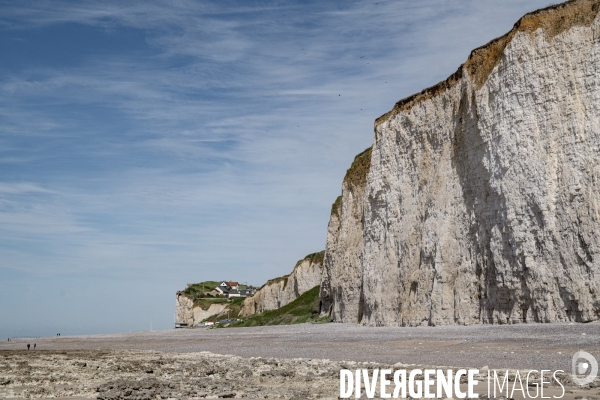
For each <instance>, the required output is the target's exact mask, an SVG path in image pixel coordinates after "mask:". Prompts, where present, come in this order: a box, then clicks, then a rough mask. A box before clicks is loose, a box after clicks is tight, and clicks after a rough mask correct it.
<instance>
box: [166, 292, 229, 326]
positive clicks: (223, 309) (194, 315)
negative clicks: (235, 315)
mask: <svg viewBox="0 0 600 400" xmlns="http://www.w3.org/2000/svg"><path fill="white" fill-rule="evenodd" d="M228 310H229V307H228V305H227V304H224V303H215V304H211V305H210V306H209V307H208V309H206V310H205V309H203V308H202V307H200V306H199V305H196V304H194V301H193V300H192V299H190V298H189V297H187V296H186V295H185V293H183V292H177V296H176V300H175V319H176V321H177V322H178V323H184V324H188V326H194V325H196V324H199V323H200V322H202V321H204V320H205V319H206V318H208V317H215V318H218V317H223V318H225V317H227V311H228Z"/></svg>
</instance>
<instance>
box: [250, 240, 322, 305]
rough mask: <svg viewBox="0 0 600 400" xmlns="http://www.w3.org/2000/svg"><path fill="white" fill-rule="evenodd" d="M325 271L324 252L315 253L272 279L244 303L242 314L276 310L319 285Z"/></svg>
mask: <svg viewBox="0 0 600 400" xmlns="http://www.w3.org/2000/svg"><path fill="white" fill-rule="evenodd" d="M322 273H323V252H320V253H314V254H310V255H308V256H306V257H305V258H304V259H302V260H300V261H298V263H297V264H296V266H295V267H294V270H293V271H292V272H291V273H290V274H289V275H285V276H283V277H281V278H276V279H271V280H270V281H268V282H267V283H265V284H264V285H263V286H262V287H261V288H260V289H258V290H257V291H256V293H254V295H253V296H250V297H246V299H244V302H243V303H242V309H241V310H240V314H239V315H240V316H248V315H252V314H257V313H261V312H263V311H267V310H275V309H277V308H280V307H283V306H285V305H286V304H289V303H291V302H292V301H294V300H296V299H297V298H298V297H300V295H301V294H302V293H304V292H306V291H307V290H310V289H312V288H314V287H315V286H318V285H319V283H320V282H321V275H322Z"/></svg>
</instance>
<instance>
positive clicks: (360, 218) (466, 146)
mask: <svg viewBox="0 0 600 400" xmlns="http://www.w3.org/2000/svg"><path fill="white" fill-rule="evenodd" d="M599 8H600V0H576V1H569V2H567V3H563V4H560V5H555V6H551V7H549V8H547V9H544V10H539V11H536V12H533V13H530V14H527V15H526V16H524V17H523V18H522V19H521V20H519V21H518V22H517V24H515V26H514V28H513V29H512V30H511V31H510V32H509V33H508V34H506V35H505V36H503V37H501V38H498V39H496V40H494V41H492V42H490V43H488V44H487V45H485V46H483V47H481V48H479V49H476V50H474V51H473V52H472V53H471V55H470V57H469V59H468V60H467V61H466V63H465V64H463V65H462V66H461V67H460V68H459V69H458V71H457V72H456V73H455V74H453V75H452V76H451V77H450V78H448V79H447V80H446V81H444V82H441V83H440V84H438V85H436V86H434V87H432V88H429V89H426V90H424V91H423V92H421V93H419V94H416V95H414V96H411V97H409V98H407V99H404V100H401V101H400V102H398V103H397V104H396V105H395V106H394V108H393V110H392V111H390V112H389V113H387V114H385V115H383V116H382V117H380V118H379V119H377V120H376V122H375V138H374V143H373V146H372V149H370V150H368V151H367V152H365V153H363V154H362V155H359V156H358V157H357V159H356V160H355V162H354V164H353V166H352V167H351V168H350V169H349V170H348V174H347V175H346V178H345V179H344V183H343V185H342V196H341V199H340V200H338V201H336V204H334V207H333V211H332V216H331V220H330V223H329V230H328V238H327V247H326V252H325V256H324V271H323V278H322V282H321V297H322V313H323V314H329V315H331V316H332V317H333V319H334V321H338V322H359V323H361V324H364V325H406V326H415V325H443V324H474V323H521V322H557V321H580V322H585V321H592V320H598V319H600V17H599V16H598V10H599Z"/></svg>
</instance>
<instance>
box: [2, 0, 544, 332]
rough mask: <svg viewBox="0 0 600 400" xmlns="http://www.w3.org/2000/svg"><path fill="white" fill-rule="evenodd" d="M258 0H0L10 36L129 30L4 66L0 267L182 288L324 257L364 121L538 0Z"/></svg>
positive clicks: (364, 135) (364, 132) (254, 276)
mask: <svg viewBox="0 0 600 400" xmlns="http://www.w3.org/2000/svg"><path fill="white" fill-rule="evenodd" d="M261 4H262V6H261V7H254V6H251V5H249V4H248V3H247V2H227V1H225V2H222V1H219V2H216V1H215V2H197V1H171V2H168V3H167V2H160V1H144V2H126V3H123V2H110V1H109V2H96V1H84V2H71V1H48V2H44V1H20V2H10V3H4V4H2V5H1V6H0V7H1V11H2V13H1V14H0V15H1V16H0V30H2V32H3V35H4V37H14V40H15V41H16V40H19V43H21V42H23V43H25V44H27V39H28V37H29V36H28V35H29V34H32V32H40V31H43V32H46V31H47V32H48V35H52V32H54V31H52V29H53V28H55V27H63V26H68V27H70V29H73V31H70V32H76V31H77V29H83V28H82V27H85V28H89V29H92V30H93V32H96V33H97V34H98V35H100V36H103V35H104V36H106V37H111V38H114V37H116V38H118V39H122V40H126V39H127V38H128V36H127V35H133V33H132V32H134V33H135V35H137V36H135V35H134V36H132V37H134V39H135V40H134V41H133V42H132V43H133V44H131V48H130V49H128V51H116V50H114V51H112V50H111V49H110V48H109V49H108V50H107V49H104V48H101V50H96V49H95V47H94V46H95V45H96V43H95V42H93V41H92V40H91V39H90V42H89V46H87V47H85V48H84V50H82V54H81V56H80V57H78V58H77V60H75V61H70V62H67V61H64V63H62V64H61V63H60V62H59V61H60V60H59V61H56V62H55V63H54V64H51V63H48V62H46V61H47V60H45V59H39V58H36V56H35V53H32V54H33V55H30V58H29V59H27V60H25V61H21V62H22V65H20V66H19V68H13V69H11V68H9V67H7V68H2V69H0V238H2V244H0V270H1V269H2V268H9V269H11V270H20V271H25V272H26V273H27V274H33V275H35V274H55V275H61V274H71V275H81V276H85V275H86V274H87V275H98V276H105V277H115V276H116V277H131V276H143V277H144V279H150V280H152V279H154V280H156V281H161V280H163V279H171V280H170V282H182V285H183V283H185V282H189V281H193V280H198V279H204V278H215V279H219V277H221V276H223V275H226V276H229V277H230V278H236V279H239V280H241V281H249V282H254V283H261V282H263V281H265V280H266V279H268V278H272V277H273V276H276V275H282V274H284V273H287V272H289V270H290V269H291V267H293V265H294V263H295V261H296V260H297V259H299V258H301V257H302V256H304V255H305V254H307V253H309V252H313V251H318V250H321V249H323V247H324V245H325V235H326V225H327V222H328V217H329V212H330V205H331V203H332V202H333V201H334V199H335V197H336V196H337V195H338V194H339V192H340V186H341V180H342V177H343V175H344V173H345V171H346V169H347V168H348V167H349V165H350V163H351V161H352V159H353V156H354V155H355V154H357V153H358V152H360V151H362V150H363V149H364V148H366V147H368V146H369V145H370V144H371V142H372V129H373V120H374V119H375V118H376V117H378V116H379V115H381V114H383V113H385V112H386V111H388V110H389V109H390V108H391V107H392V106H393V104H394V103H395V102H396V101H397V100H399V99H400V98H403V97H405V96H408V95H410V94H412V93H414V92H416V91H420V90H421V89H423V88H424V87H426V86H429V85H432V84H435V83H437V82H438V81H440V80H442V79H445V78H446V77H447V76H448V75H450V74H451V73H453V72H454V71H455V70H456V69H457V68H458V66H459V65H460V64H461V63H462V62H464V61H465V60H466V58H467V56H468V54H469V52H470V51H471V50H472V49H473V48H475V47H477V46H480V45H482V44H484V43H486V42H487V41H489V40H490V39H492V38H494V37H496V36H498V35H501V34H503V33H505V32H506V31H508V30H509V29H510V28H511V27H512V24H513V23H514V22H516V20H517V19H518V18H519V17H520V16H521V15H522V14H523V13H525V12H527V11H531V10H533V9H535V8H539V7H543V6H546V5H547V3H546V2H545V1H538V0H533V1H531V0H529V1H524V0H506V1H503V2H501V3H500V2H497V1H492V0H486V1H475V0H467V1H461V2H449V1H443V0H425V1H419V2H414V1H381V0H380V1H367V2H363V1H360V2H359V1H354V2H337V3H332V2H301V3H290V2H276V1H273V2H263V3H261ZM82 32H84V31H82ZM85 32H88V31H85ZM85 32H84V33H82V35H84V34H86V33H85ZM88 33H89V32H88ZM69 35H73V33H70V34H69ZM104 36H103V37H104ZM70 38H72V36H67V37H66V39H65V38H64V37H62V36H61V39H60V40H62V41H63V42H60V41H57V42H53V45H55V46H63V45H64V46H68V41H69V40H70ZM140 38H141V39H140ZM50 39H52V37H50ZM57 40H58V39H57ZM132 40H133V39H132ZM111 43H112V42H111ZM25 44H24V45H25ZM15 54H16V53H15ZM4 56H6V57H11V54H4ZM15 62H16V61H15ZM32 243H35V245H32ZM0 272H1V271H0ZM61 276H62V275H61ZM166 276H170V278H165V277H166ZM111 279H112V278H111ZM0 300H1V299H0ZM165 320H166V321H167V322H170V316H166V317H165ZM167 322H165V324H166V323H167ZM165 326H166V325H165Z"/></svg>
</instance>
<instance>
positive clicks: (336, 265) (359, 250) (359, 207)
mask: <svg viewBox="0 0 600 400" xmlns="http://www.w3.org/2000/svg"><path fill="white" fill-rule="evenodd" d="M370 163H371V148H368V149H367V150H365V151H363V152H362V153H360V154H359V155H357V156H356V157H355V159H354V162H353V163H352V166H351V167H350V169H348V171H347V172H346V176H345V177H344V181H343V183H342V195H341V196H340V197H339V198H338V199H337V200H336V202H335V203H334V204H333V206H332V208H331V219H330V220H329V226H328V229H327V244H326V247H325V248H326V250H325V257H324V262H323V265H324V270H323V279H322V281H321V310H322V312H321V314H322V315H330V316H335V320H336V321H338V322H356V320H357V318H358V315H359V302H360V299H361V289H362V269H363V250H364V238H363V229H364V226H363V225H364V224H363V218H362V216H363V210H364V196H365V183H366V179H367V172H368V171H369V166H370Z"/></svg>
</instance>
